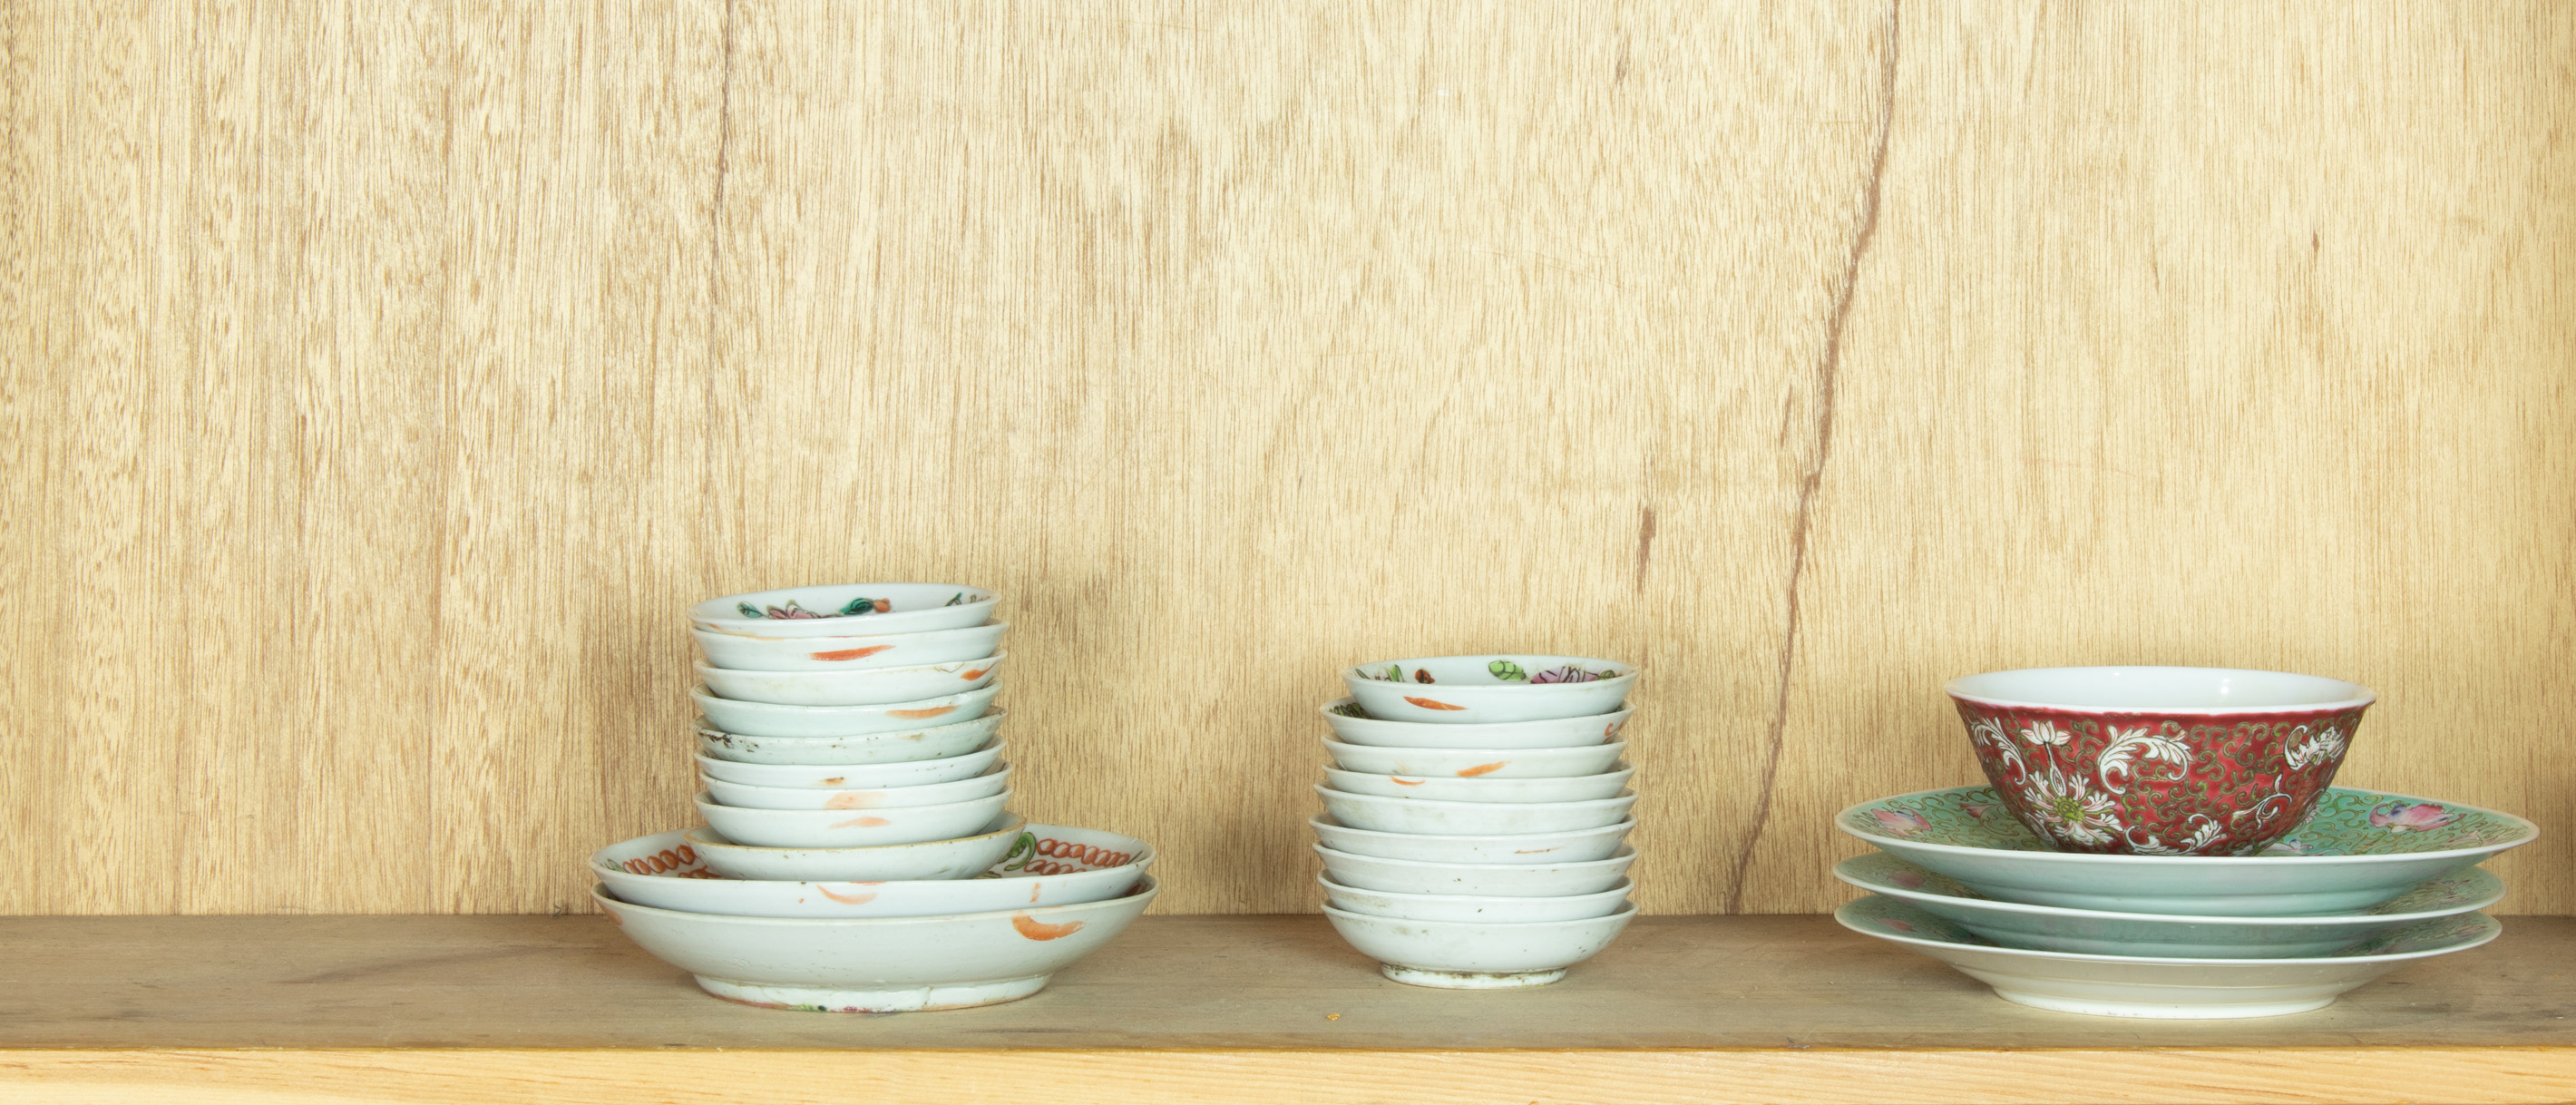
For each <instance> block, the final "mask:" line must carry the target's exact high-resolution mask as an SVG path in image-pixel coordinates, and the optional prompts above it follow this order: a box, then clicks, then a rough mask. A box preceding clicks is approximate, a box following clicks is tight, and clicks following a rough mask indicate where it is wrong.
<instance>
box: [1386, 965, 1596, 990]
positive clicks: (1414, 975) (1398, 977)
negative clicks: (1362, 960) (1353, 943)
mask: <svg viewBox="0 0 2576 1105" xmlns="http://www.w3.org/2000/svg"><path fill="white" fill-rule="evenodd" d="M1377 970H1378V973H1379V974H1382V975H1385V976H1386V977H1388V978H1391V979H1394V980H1395V981H1397V982H1401V983H1404V984H1405V985H1408V986H1429V987H1433V988H1436V989H1441V990H1521V989H1527V988H1529V987H1532V986H1545V985H1547V984H1548V983H1551V982H1554V981H1556V980H1558V979H1561V978H1564V977H1565V968H1563V967H1558V968H1556V969H1554V970H1547V971H1437V970H1433V969H1431V968H1429V967H1407V966H1403V965H1401V964H1396V963H1380V964H1378V967H1377Z"/></svg>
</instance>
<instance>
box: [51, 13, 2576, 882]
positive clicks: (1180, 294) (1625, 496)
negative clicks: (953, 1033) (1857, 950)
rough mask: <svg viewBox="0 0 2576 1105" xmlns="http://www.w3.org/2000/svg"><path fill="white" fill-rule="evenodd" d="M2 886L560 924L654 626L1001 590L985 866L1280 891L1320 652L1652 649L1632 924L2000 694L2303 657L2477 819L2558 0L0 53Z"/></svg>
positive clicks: (815, 20)
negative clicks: (2107, 674)
mask: <svg viewBox="0 0 2576 1105" xmlns="http://www.w3.org/2000/svg"><path fill="white" fill-rule="evenodd" d="M5 19H6V22H5V25H0V26H5V31H0V75H4V76H0V89H5V93H0V94H5V96H6V100H5V103H0V108H5V118H6V120H7V122H6V140H5V142H0V166H5V171H6V174H7V183H6V187H5V188H0V226H5V228H6V232H7V235H8V241H9V244H10V247H11V248H10V249H8V250H7V251H6V252H7V254H8V256H6V257H5V258H0V265H5V271H6V272H7V274H8V279H7V281H6V287H5V288H0V323H5V324H6V333H5V334H0V342H6V343H7V344H6V346H5V349H6V351H7V369H6V372H5V373H0V417H4V418H5V425H6V428H7V440H6V441H5V442H0V455H5V457H6V461H7V464H6V471H5V473H0V485H4V486H5V487H6V489H7V490H6V493H5V495H0V519H5V522H6V525H5V526H4V527H0V546H5V551H0V587H5V588H6V591H5V593H6V595H7V599H6V601H5V602H0V626H5V633H6V637H5V643H6V645H7V646H8V655H9V660H8V663H7V675H6V678H5V680H4V681H0V687H5V691H0V724H4V725H5V726H6V730H7V736H8V737H9V738H10V739H9V740H7V741H6V742H5V747H4V748H0V807H5V810H6V811H7V812H6V813H0V817H5V818H6V819H7V822H6V823H7V824H9V825H10V826H11V827H12V828H14V829H15V830H16V831H17V832H18V834H19V838H20V839H21V840H28V841H43V842H45V843H44V844H43V845H41V846H34V847H30V848H26V849H23V850H22V854H21V856H20V859H19V862H17V863H14V864H11V865H9V867H8V869H7V871H6V873H5V874H0V911H10V912H37V913H88V912H263V911H298V910H320V911H354V912H400V911H416V910H432V911H464V912H478V911H490V912H523V911H545V910H551V909H561V908H575V909H578V908H585V907H584V906H583V905H582V904H581V903H582V902H583V901H584V899H583V897H582V890H583V889H584V887H583V883H584V881H585V880H584V879H583V877H582V875H581V871H580V864H579V860H580V857H581V856H582V855H583V854H584V853H586V852H587V851H588V850H589V849H590V848H592V847H595V846H596V845H598V844H600V843H604V842H606V841H609V840H613V839H616V838H619V837H622V836H626V835H632V834H634V833H639V832H643V831H647V830H651V829H657V828H662V827H668V826H672V825H677V824H682V823H685V822H686V821H687V820H688V818H689V816H690V811H689V809H688V805H687V792H688V790H689V778H690V772H689V765H688V763H687V760H686V749H687V719H688V716H689V711H688V708H687V704H686V699H685V690H686V687H687V684H688V682H689V679H688V675H687V670H686V663H687V658H688V654H689V648H688V645H687V643H686V639H685V636H684V623H683V622H682V620H681V619H680V617H679V614H678V611H679V608H680V607H681V606H682V605H683V604H685V603H687V602H689V601H691V600H693V599H696V598H701V597H705V596H707V595H711V594H717V593H723V592H726V591H734V590H746V589H752V588H758V587H767V586H780V585H787V584H793V583H801V582H814V581H829V580H855V579H895V578H938V579H955V580H962V581H971V582H977V583H983V584H987V585H990V586H994V587H996V588H999V589H1001V590H1002V591H1004V592H1005V594H1006V602H1005V605H1004V612H1003V613H1004V616H1005V617H1007V618H1009V619H1010V620H1011V621H1012V622H1013V623H1014V625H1015V628H1014V630H1013V633H1012V638H1011V641H1010V648H1011V650H1012V652H1013V656H1014V659H1013V661H1012V666H1011V667H1010V668H1009V669H1008V672H1009V674H1008V675H1007V676H1006V683H1007V685H1008V690H1007V692H1006V694H1005V696H1004V699H1003V701H1004V703H1005V704H1006V705H1007V706H1008V707H1009V708H1010V709H1011V710H1012V712H1013V716H1014V720H1013V721H1012V723H1011V724H1010V726H1009V727H1008V731H1007V732H1006V734H1005V735H1006V736H1007V737H1008V738H1009V739H1010V740H1011V741H1012V748H1013V752H1012V758H1013V759H1014V760H1015V761H1016V762H1017V763H1018V764H1019V765H1020V767H1021V775H1020V780H1021V783H1020V787H1021V790H1020V798H1019V800H1018V802H1017V807H1018V808H1020V809H1021V810H1022V811H1023V812H1025V813H1027V814H1028V815H1030V816H1031V817H1033V818H1040V819H1048V820H1062V821H1072V822H1077V823H1083V824H1092V825H1100V826H1104V827H1111V828H1116V829H1119V830H1122V831H1128V832H1135V833H1138V834H1141V835H1144V836H1147V837H1149V838H1151V839H1153V840H1155V841H1156V843H1157V844H1158V845H1160V846H1161V848H1162V849H1163V853H1164V856H1165V859H1164V860H1163V868H1162V873H1163V874H1164V876H1165V880H1166V886H1167V888H1168V889H1167V893H1166V896H1165V898H1164V899H1163V901H1162V902H1161V903H1159V908H1161V909H1163V910H1166V911H1179V912H1266V911H1278V910H1298V909H1304V908H1308V907H1310V906H1311V905H1312V903H1313V902H1314V901H1315V900H1316V893H1315V891H1314V890H1313V888H1312V883H1311V882H1310V881H1309V876H1310V874H1311V872H1312V864H1311V861H1310V860H1309V859H1308V858H1307V856H1306V854H1305V851H1304V845H1305V841H1306V834H1305V830H1304V826H1303V821H1304V819H1305V817H1306V816H1308V815H1309V814H1310V813H1312V812H1313V811H1314V809H1315V803H1314V801H1313V798H1312V796H1311V795H1310V794H1309V793H1308V792H1307V790H1306V787H1307V785H1308V784H1309V783H1310V782H1312V781H1313V780H1314V779H1315V778H1316V777H1317V771H1316V765H1317V764H1318V763H1320V761H1321V755H1320V752H1319V751H1318V750H1317V749H1316V747H1315V745H1314V744H1313V741H1314V738H1315V736H1316V734H1317V733H1318V732H1319V731H1320V726H1319V725H1318V724H1317V723H1316V721H1315V719H1314V718H1313V716H1312V714H1311V710H1312V709H1313V707H1314V705H1315V703H1317V702H1319V701H1321V700H1323V699H1324V698H1326V697H1329V696H1330V695H1332V694H1334V693H1337V692H1336V690H1335V682H1336V681H1335V679H1334V674H1333V673H1334V671H1335V669H1336V668H1337V667H1338V666H1339V665H1341V664H1343V663H1345V662H1349V661H1355V660H1362V659H1369V658H1376V657H1385V656H1400V655H1416V654H1426V653H1438V652H1451V651H1471V650H1488V649H1534V650H1535V649H1545V650H1558V651H1566V652H1576V653H1585V654H1595V655H1607V656H1616V657H1621V658H1625V659H1630V660H1634V661H1637V662H1639V663H1641V664H1644V665H1645V666H1646V667H1647V669H1648V672H1649V674H1648V676H1647V680H1646V683H1645V684H1644V685H1643V686H1642V688H1641V689H1640V691H1639V693H1638V696H1637V698H1638V703H1639V705H1640V707H1641V711H1640V714H1639V720H1638V721H1637V722H1636V724H1635V725H1634V726H1633V727H1632V730H1631V733H1632V735H1633V738H1634V740H1635V748H1634V751H1633V753H1632V759H1633V760H1634V761H1635V762H1636V763H1637V765H1638V767H1639V769H1640V772H1639V777H1638V786H1639V789H1640V791H1641V794H1642V799H1641V802H1640V806H1639V813H1640V816H1641V817H1642V818H1643V819H1644V825H1643V827H1642V828H1641V829H1640V830H1639V832H1638V834H1637V836H1636V838H1635V842H1636V843H1637V844H1638V845H1639V847H1640V849H1641V851H1642V852H1643V854H1644V858H1643V860H1642V861H1641V862H1640V864H1639V866H1638V868H1637V871H1636V874H1637V878H1638V881H1639V885H1640V891H1639V898H1640V900H1641V903H1642V904H1643V905H1644V906H1645V907H1646V908H1647V909H1649V910H1650V911H1655V912H1706V911H1744V912H1763V911H1800V910H1813V909H1818V908H1822V907H1824V906H1827V905H1829V904H1831V903H1832V902H1834V901H1837V900H1839V899H1840V898H1841V897H1842V896H1843V894H1842V893H1841V892H1840V891H1839V890H1838V889H1837V887H1836V884H1833V883H1832V882H1830V880H1828V879H1827V878H1826V877H1825V876H1824V868H1825V866H1826V865H1827V864H1828V863H1829V862H1830V861H1831V860H1832V859H1833V858H1835V857H1837V856H1840V855H1843V854H1848V853H1849V852H1851V851H1853V850H1856V848H1857V845H1854V844H1851V843H1847V842H1846V841H1844V840H1843V839H1842V838H1840V837H1839V836H1838V835H1837V834H1834V833H1832V832H1831V831H1830V830H1829V829H1827V828H1826V827H1825V825H1824V817H1825V815H1826V814H1827V813H1829V812H1830V811H1831V810H1832V809H1834V808H1836V807H1838V806H1840V805H1842V804H1844V803H1847V802H1850V801H1856V800H1859V799H1862V798H1866V797H1870V796H1873V795H1876V794H1881V793H1888V792H1893V791H1898V790H1906V789H1914V788H1919V787H1927V786H1936V785H1944V784H1949V783H1956V782H1963V781H1967V780H1969V779H1971V778H1973V777H1974V767H1973V763H1972V761H1971V760H1970V759H1969V757H1968V756H1967V754H1966V751H1965V745H1964V741H1963V740H1962V738H1961V737H1960V736H1959V734H1958V733H1957V732H1955V729H1956V722H1955V721H1954V720H1952V717H1951V715H1950V714H1949V712H1948V710H1947V707H1946V705H1945V703H1944V701H1943V700H1942V699H1941V697H1940V695H1939V693H1938V685H1939V682H1940V680H1941V679H1942V678H1944V677H1946V676H1950V675H1955V674H1960V673H1965V672H1970V671H1977V670H1983V669H1989V668H1994V667H2001V666H2015V665H2024V664H2035V663H2085V662H2109V661H2147V662H2178V663H2228V664H2241V665H2248V666H2265V667H2283V668H2290V669H2294V670H2312V671H2317V672H2320V673H2328V674H2335V675H2342V676H2347V677H2350V678H2355V679H2359V680H2362V681H2364V682H2368V683H2371V684H2372V685H2374V686H2376V687H2377V688H2378V689H2379V690H2380V691H2381V692H2382V694H2383V704H2382V705H2381V706H2380V707H2379V708H2378V710H2377V711H2376V712H2375V713H2374V714H2373V717H2372V720H2371V721H2370V722H2369V723H2368V725H2367V726H2366V727H2365V729H2364V730H2363V732H2362V733H2361V736H2360V740H2359V742H2358V743H2357V744H2356V749H2355V753H2354V759H2353V762H2352V766H2351V769H2350V771H2349V774H2348V775H2347V778H2348V779H2349V780H2351V781H2353V782H2355V783H2360V784H2364V785H2374V786H2383V787H2389V788H2395V789H2404V790H2410V791H2415V792H2419V793H2427V794H2433V795H2439V796H2447V797H2454V798H2458V799H2463V800H2471V801H2485V802H2490V803H2493V804H2496V805H2500V806H2504V807H2507V808H2511V809H2515V810H2517V811H2520V812H2524V813H2527V814H2530V815H2532V816H2534V817H2536V818H2538V819H2540V820H2541V821H2542V822H2543V823H2544V825H2545V826H2547V827H2548V828H2549V830H2550V835H2549V836H2548V837H2547V838H2545V839H2544V841H2543V842H2542V843H2540V844H2538V845H2535V846H2533V847H2530V848H2527V849H2524V850H2523V851H2522V852H2520V853H2517V854H2515V855H2513V856H2509V857H2507V858H2506V859H2504V860H2501V861H2499V864H2498V867H2499V870H2501V871H2502V872H2503V873H2504V874H2505V875H2506V877H2507V878H2508V879H2509V880H2511V881H2512V882H2513V883H2514V884H2515V885H2516V888H2517V889H2516V891H2515V895H2514V897H2512V898H2510V899H2508V901H2507V903H2506V905H2507V907H2508V908H2511V909H2515V910H2520V911H2568V910H2576V872H2571V870H2570V868H2571V860H2576V849H2571V847H2570V845H2569V844H2568V843H2567V837H2568V836H2569V832H2570V830H2576V783H2571V771H2570V765H2571V763H2576V761H2571V760H2570V758H2569V757H2567V756H2566V755H2565V754H2564V753H2563V752H2562V751H2561V750H2559V749H2558V748H2557V747H2556V744H2555V742H2554V741H2553V740H2552V739H2551V737H2550V734H2551V733H2552V732H2553V731H2554V730H2553V729H2552V728H2551V724H2550V723H2551V721H2552V719H2554V718H2556V717H2557V716H2560V715H2562V714H2565V713H2567V712H2569V711H2570V710H2571V709H2576V691H2571V690H2570V689H2568V686H2567V684H2566V682H2565V681H2564V680H2561V679H2557V678H2555V676H2556V668H2557V667H2558V666H2559V664H2558V660H2559V657H2561V656H2563V655H2565V654H2566V651H2567V649H2568V646H2569V645H2570V643H2571V641H2570V638H2571V635H2576V634H2571V614H2576V583H2571V580H2576V565H2572V564H2571V561H2570V554H2569V548H2570V539H2571V537H2576V508H2572V507H2571V503H2576V499H2571V497H2570V496H2569V495H2568V493H2567V491H2566V488H2567V487H2568V486H2569V480H2570V477H2571V475H2576V458H2571V456H2570V451H2569V446H2568V445H2567V444H2566V442H2565V441H2564V438H2565V434H2564V433H2563V432H2561V431H2562V430H2563V428H2564V427H2565V426H2566V425H2567V424H2568V422H2569V420H2570V418H2571V417H2576V394H2571V380H2576V331H2571V328H2570V327H2569V325H2568V323H2569V321H2570V320H2571V319H2576V299H2572V298H2571V296H2576V292H2571V289H2576V225H2571V221H2570V220H2571V218H2576V195H2571V193H2570V185H2569V184H2568V181H2570V180H2571V179H2576V151H2571V148H2570V144H2569V141H2568V139H2567V137H2566V136H2567V133H2568V124H2569V123H2570V121H2571V119H2576V63H2571V61H2570V59H2571V58H2576V16H2571V15H2570V14H2569V13H2568V12H2567V10H2566V9H2564V8H2563V7H2558V6H2552V5H2546V4H2523V5H2508V4H2465V3H2457V4H2419V5H2408V6H2403V7H2396V8H2391V7H2384V6H2374V5H2344V4H2335V5H2308V6H2302V7H2296V8H2290V9H2272V8H2263V9H2256V8H2250V7H2245V6H2241V5H2230V4H2217V3H2211V4H2196V5H2183V6H2168V7H2158V8H2153V9H2146V8H2127V7H2107V8H2106V7H2074V6H2068V7H2053V6H2029V5H1953V6H1948V7H1944V8H1940V9H1937V10H1936V9H1933V8H1929V7H1921V8H1906V9H1897V8H1893V7H1890V8H1873V9H1853V8H1844V7H1834V6H1827V5H1797V4H1792V5H1786V6H1779V5H1774V6H1768V7H1760V6H1754V5H1734V6H1718V5H1695V4H1637V5H1626V6H1604V5H1579V4H1561V5H1526V4H1465V5H1391V6H1383V7H1356V6H1342V5H1325V6H1313V7H1307V8H1266V9H1265V8H1255V7H1242V8H1225V7H1207V6H1192V5H1181V4H1156V3H1132V4H1122V5H1108V6H1102V5H1092V6H1078V7H1074V8H1061V7H1057V8H1047V7H1033V6H1027V5H977V4H961V5H955V6H927V5H895V6H892V7H891V8H890V9H889V8H887V7H886V6H873V7H869V6H861V7H851V6H847V5H840V6H834V5H820V4H778V3H766V2H753V0H735V2H733V3H727V4H717V3H712V2H709V3H699V4H690V5H675V6H665V7H650V8H640V9H639V8H629V7H619V6H614V5H608V6H598V7H591V8H544V9H526V8H511V7H497V8H490V9H485V8H481V7H476V6H472V5H468V6H464V7H458V8H451V7H446V6H425V5H416V6H399V5H398V6H394V7H385V6H369V7H364V8H361V7H356V6H348V5H338V6H334V5H325V4H314V5H304V6H295V7H287V8H263V9H258V10H256V11H254V10H251V9H246V8H234V7H228V6H222V5H205V6H199V7H195V8H186V9H180V8H171V9H150V10H146V11H140V12H136V13H131V14H125V15H120V16H117V17H114V18H108V17H105V16H102V15H100V14H99V13H95V12H86V11H83V12H74V11H72V10H69V9H65V8H60V7H59V6H52V7H49V6H46V5H33V4H21V5H11V6H9V7H8V8H7V9H6V16H5Z"/></svg>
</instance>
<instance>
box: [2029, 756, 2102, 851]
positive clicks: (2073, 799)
mask: <svg viewBox="0 0 2576 1105" xmlns="http://www.w3.org/2000/svg"><path fill="white" fill-rule="evenodd" d="M2024 798H2026V799H2027V800H2028V801H2029V803H2030V807H2031V812H2032V814H2033V815H2034V816H2036V817H2038V819H2039V822H2040V824H2039V828H2040V829H2041V830H2042V831H2044V832H2046V833H2047V834H2048V835H2050V836H2054V837H2056V838H2058V839H2060V840H2064V841H2069V842H2072V843H2075V844H2106V843H2109V842H2110V840H2111V836H2112V834H2114V833H2117V832H2119V831H2120V814H2119V811H2118V810H2117V809H2116V808H2115V807H2113V805H2112V803H2111V796H2110V795H2108V794H2096V793H2094V792H2093V788H2092V787H2091V786H2090V785H2088V784H2087V783H2086V782H2085V779H2084V777H2083V776H2081V775H2068V774H2066V773H2065V772H2063V771H2059V770H2058V769H2057V766H2056V765H2055V764H2051V765H2049V768H2048V774H2046V775H2034V776H2032V777H2031V789H2030V792H2029V793H2028V794H2026V795H2024Z"/></svg>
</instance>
